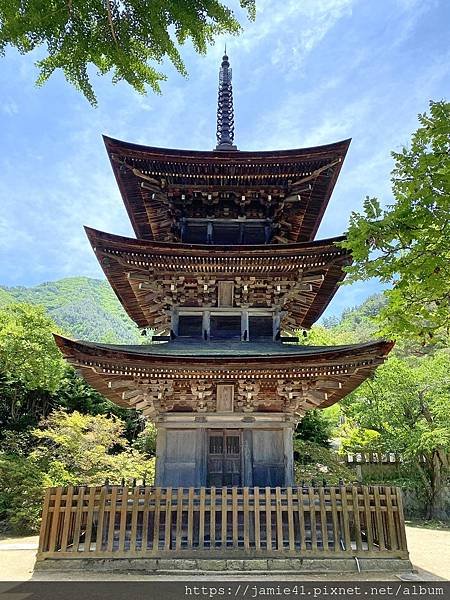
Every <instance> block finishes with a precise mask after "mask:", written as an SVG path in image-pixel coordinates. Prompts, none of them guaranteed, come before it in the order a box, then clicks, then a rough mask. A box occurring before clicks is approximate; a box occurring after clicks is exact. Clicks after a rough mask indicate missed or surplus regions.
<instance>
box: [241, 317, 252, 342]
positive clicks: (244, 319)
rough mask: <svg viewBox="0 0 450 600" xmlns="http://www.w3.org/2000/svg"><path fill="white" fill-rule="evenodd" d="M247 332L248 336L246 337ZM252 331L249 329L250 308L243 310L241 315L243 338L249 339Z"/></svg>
mask: <svg viewBox="0 0 450 600" xmlns="http://www.w3.org/2000/svg"><path fill="white" fill-rule="evenodd" d="M245 332H247V338H245ZM249 339H250V331H249V329H248V310H243V311H242V316H241V340H245V341H247V342H248V341H249Z"/></svg>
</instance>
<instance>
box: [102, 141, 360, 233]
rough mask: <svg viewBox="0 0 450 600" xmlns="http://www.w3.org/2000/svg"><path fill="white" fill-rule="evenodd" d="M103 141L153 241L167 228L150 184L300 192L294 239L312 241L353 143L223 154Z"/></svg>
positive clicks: (275, 195)
mask: <svg viewBox="0 0 450 600" xmlns="http://www.w3.org/2000/svg"><path fill="white" fill-rule="evenodd" d="M104 141H105V145H106V150H107V152H108V155H109V158H110V161H111V165H112V168H113V171H114V174H115V177H116V179H117V183H118V185H119V188H120V191H121V194H122V198H123V201H124V204H125V207H126V209H127V212H128V215H129V217H130V220H131V223H132V226H133V228H134V231H135V233H136V236H137V237H138V238H142V239H148V240H151V239H155V238H156V237H158V236H159V235H163V233H164V231H165V230H164V228H163V229H161V227H160V224H159V223H158V215H159V218H161V211H164V206H165V200H164V201H163V202H161V201H160V200H161V198H159V199H158V198H155V194H149V193H148V190H147V191H146V189H145V187H146V186H148V185H150V186H154V185H156V186H159V187H158V189H160V190H162V191H163V195H164V194H168V195H173V194H176V193H179V194H181V193H183V194H189V193H196V192H202V191H203V192H222V191H223V192H231V193H233V192H234V193H236V195H237V196H238V197H239V198H240V197H241V195H244V196H245V195H246V194H250V195H251V194H258V193H259V194H263V195H264V194H265V197H266V198H267V195H270V198H271V200H270V201H271V202H273V201H280V202H281V201H282V200H283V199H286V198H287V197H289V196H291V200H290V202H291V201H292V197H293V198H296V197H297V192H301V202H298V204H295V203H291V204H289V211H290V213H289V220H290V222H291V223H293V225H294V227H293V231H292V232H291V233H292V236H294V239H291V240H290V241H297V240H302V241H304V240H311V239H313V238H314V236H315V234H316V233H317V229H318V227H319V225H320V222H321V220H322V217H323V214H324V212H325V209H326V207H327V204H328V201H329V199H330V196H331V193H332V191H333V188H334V186H335V184H336V181H337V178H338V175H339V172H340V169H341V167H342V163H343V160H344V158H345V155H346V153H347V150H348V147H349V144H350V140H349V139H347V140H343V141H340V142H336V143H333V144H327V145H323V146H315V147H311V148H297V149H289V150H267V151H258V152H247V151H230V152H224V151H198V150H177V149H172V148H157V147H152V146H143V145H139V144H133V143H129V142H123V141H120V140H116V139H113V138H110V137H107V136H104ZM305 186H307V187H305ZM152 189H154V188H152ZM164 218H165V219H166V217H164Z"/></svg>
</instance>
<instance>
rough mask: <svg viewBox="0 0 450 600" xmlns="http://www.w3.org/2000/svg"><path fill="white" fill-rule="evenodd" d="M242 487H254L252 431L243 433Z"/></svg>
mask: <svg viewBox="0 0 450 600" xmlns="http://www.w3.org/2000/svg"><path fill="white" fill-rule="evenodd" d="M242 485H243V486H244V487H245V486H249V487H252V486H253V437H252V430H251V429H244V430H243V432H242Z"/></svg>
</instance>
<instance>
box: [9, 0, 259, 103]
mask: <svg viewBox="0 0 450 600" xmlns="http://www.w3.org/2000/svg"><path fill="white" fill-rule="evenodd" d="M239 4H240V6H241V7H242V8H243V9H244V10H246V11H247V14H248V16H249V17H250V18H251V19H253V18H254V16H255V4H254V0H240V2H239ZM240 30H241V26H240V24H239V23H238V21H237V19H236V17H235V15H234V13H233V11H232V10H231V9H230V8H228V7H227V6H225V5H224V4H223V3H222V2H220V1H219V0H182V1H180V0H152V1H151V2H148V1H146V0H67V1H63V0H58V1H56V2H54V1H52V0H39V1H38V2H36V1H33V0H26V1H25V2H23V1H20V0H0V52H2V53H3V54H4V53H5V50H6V48H7V47H8V46H12V47H14V48H17V49H18V50H19V52H21V53H22V54H26V53H28V52H31V51H32V50H34V49H35V48H39V47H41V46H45V47H46V51H47V55H46V56H45V57H44V58H43V59H41V60H39V61H38V62H37V66H38V67H39V68H40V75H39V78H38V81H37V82H38V84H43V83H44V82H45V81H47V80H48V78H49V77H50V76H51V75H52V73H53V72H54V71H55V70H57V69H61V70H62V71H63V73H64V76H65V77H66V79H67V81H69V82H70V83H71V84H73V85H74V86H75V87H76V88H77V89H78V90H80V91H81V92H82V93H83V94H84V96H85V97H86V98H87V99H88V100H89V102H91V103H92V104H95V103H96V97H95V94H94V90H93V88H92V84H91V82H90V78H89V73H88V71H89V66H90V65H92V66H94V67H96V68H97V70H98V73H99V74H100V75H105V74H106V73H109V72H112V80H113V82H114V83H116V82H118V81H122V80H124V81H126V82H127V83H129V84H130V85H131V86H132V87H133V88H134V89H135V90H137V91H138V92H140V93H145V87H146V86H147V85H148V86H150V87H151V88H152V89H153V90H154V91H155V92H159V91H160V82H161V81H163V80H165V79H166V76H165V75H164V74H163V73H162V72H161V71H160V70H158V69H156V68H155V66H154V64H155V63H156V64H160V63H162V62H163V61H164V60H166V59H168V60H169V61H171V62H172V64H173V65H174V66H175V67H176V69H177V70H178V71H179V72H180V73H182V74H183V75H186V68H185V65H184V63H183V60H182V58H181V55H180V52H179V48H178V46H179V45H181V44H184V43H185V42H186V41H187V40H190V41H191V42H192V44H193V46H194V48H195V50H196V51H197V52H200V53H205V52H206V49H207V47H208V45H210V44H212V43H213V41H214V38H215V36H216V35H219V34H223V33H226V34H230V35H236V34H238V33H239V32H240Z"/></svg>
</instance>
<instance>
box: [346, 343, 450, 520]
mask: <svg viewBox="0 0 450 600" xmlns="http://www.w3.org/2000/svg"><path fill="white" fill-rule="evenodd" d="M342 405H343V407H344V412H345V414H346V417H347V419H348V421H347V423H346V424H345V425H344V430H343V432H342V433H343V437H344V440H343V442H344V444H343V445H344V448H345V449H346V450H348V451H353V452H359V451H389V452H395V453H397V454H399V455H400V456H401V457H402V458H403V460H404V461H405V462H408V463H410V464H411V465H413V466H414V467H415V469H416V470H417V473H418V474H419V476H420V477H421V483H422V486H425V488H426V491H427V494H428V498H429V512H430V514H429V516H431V517H433V518H441V517H442V514H444V510H443V504H442V503H443V498H442V493H443V491H442V490H443V485H444V484H445V482H446V480H447V477H448V474H449V461H448V457H449V453H450V353H449V351H448V350H439V351H437V352H436V353H435V354H433V355H430V356H425V357H422V358H420V359H417V358H410V359H409V360H405V359H403V360H402V359H400V358H398V357H395V356H394V357H391V358H390V359H388V361H387V362H386V363H385V364H384V365H382V366H381V367H379V368H378V369H377V372H376V374H375V376H374V378H373V379H372V380H370V379H369V380H367V381H365V382H364V383H363V384H362V385H361V386H360V387H359V388H358V389H357V390H356V391H355V392H354V393H353V394H351V395H350V396H349V397H347V398H346V399H344V400H343V402H342Z"/></svg>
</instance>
